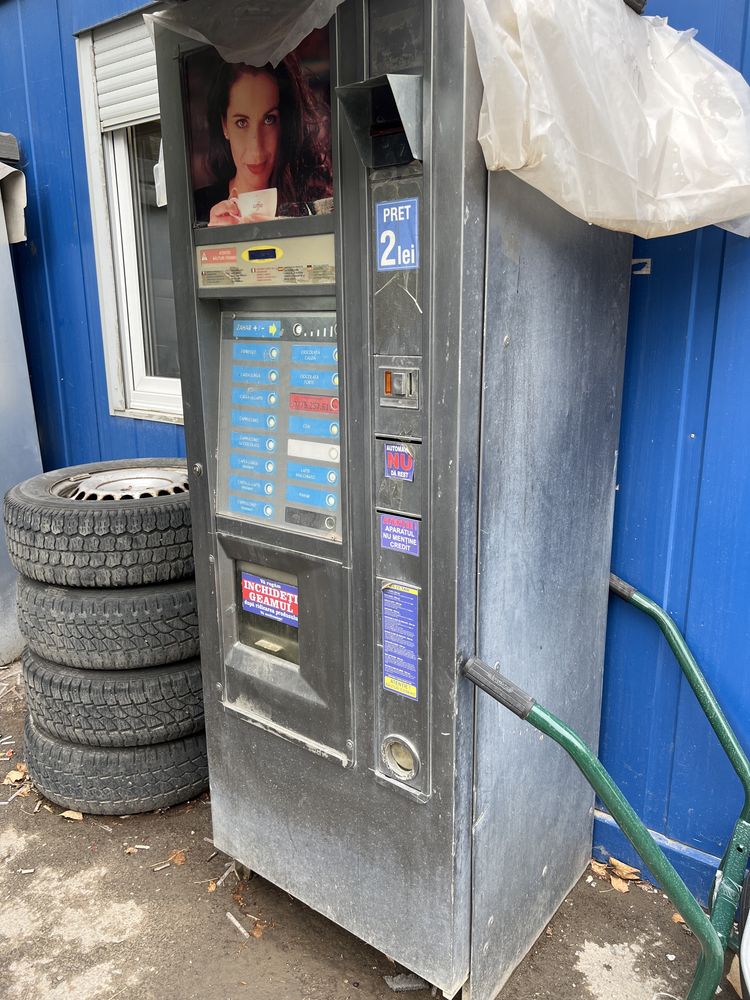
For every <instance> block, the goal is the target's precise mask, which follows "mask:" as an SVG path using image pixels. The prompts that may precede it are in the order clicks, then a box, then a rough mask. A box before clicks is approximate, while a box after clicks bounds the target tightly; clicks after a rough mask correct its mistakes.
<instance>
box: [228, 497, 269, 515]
mask: <svg viewBox="0 0 750 1000" xmlns="http://www.w3.org/2000/svg"><path fill="white" fill-rule="evenodd" d="M228 506H229V510H230V513H232V514H242V515H244V516H245V517H258V518H262V519H263V520H265V521H270V520H272V519H273V515H274V506H273V504H272V503H264V502H263V500H250V499H249V498H248V497H234V496H230V498H229V504H228Z"/></svg>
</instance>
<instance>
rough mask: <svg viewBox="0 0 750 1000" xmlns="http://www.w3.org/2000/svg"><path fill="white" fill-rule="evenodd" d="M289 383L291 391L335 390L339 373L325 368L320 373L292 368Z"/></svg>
mask: <svg viewBox="0 0 750 1000" xmlns="http://www.w3.org/2000/svg"><path fill="white" fill-rule="evenodd" d="M289 383H290V385H291V386H292V388H293V389H335V388H336V386H337V385H338V384H339V373H338V372H337V371H329V370H327V369H325V368H324V369H322V370H320V371H306V370H304V369H300V368H292V370H291V372H290V375H289Z"/></svg>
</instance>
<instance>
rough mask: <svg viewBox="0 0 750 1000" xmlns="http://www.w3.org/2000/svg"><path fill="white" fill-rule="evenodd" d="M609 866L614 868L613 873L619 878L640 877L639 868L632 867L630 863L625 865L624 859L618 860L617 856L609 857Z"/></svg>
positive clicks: (631, 878)
mask: <svg viewBox="0 0 750 1000" xmlns="http://www.w3.org/2000/svg"><path fill="white" fill-rule="evenodd" d="M609 865H610V868H614V870H615V875H617V876H619V877H620V878H624V879H628V880H634V879H639V878H640V877H641V870H640V868H633V866H632V865H626V864H625V862H624V861H618V860H617V858H610V859H609Z"/></svg>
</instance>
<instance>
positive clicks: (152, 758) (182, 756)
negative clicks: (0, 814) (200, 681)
mask: <svg viewBox="0 0 750 1000" xmlns="http://www.w3.org/2000/svg"><path fill="white" fill-rule="evenodd" d="M25 743H26V763H27V765H28V769H29V772H28V773H29V776H30V777H31V780H32V781H33V783H34V785H35V786H36V788H37V790H38V791H40V792H41V793H42V795H44V796H45V798H47V799H49V800H50V802H55V803H56V804H57V805H60V806H63V807H65V808H66V809H77V810H79V811H80V812H83V813H92V814H94V815H100V816H126V815H132V814H134V813H142V812H150V811H152V810H154V809H166V808H168V807H169V806H174V805H177V804H178V803H179V802H185V801H186V800H187V799H192V798H195V797H196V796H198V795H200V794H201V793H202V792H204V791H205V790H206V788H207V787H208V762H207V758H206V740H205V736H204V734H203V733H196V734H195V735H193V736H186V737H184V738H183V739H181V740H171V741H170V742H168V743H156V744H154V745H152V746H145V747H127V748H113V747H85V746H80V745H77V744H75V743H68V742H64V741H62V740H58V739H56V738H55V737H53V736H49V735H47V734H46V733H43V732H42V731H41V730H40V729H39V728H38V727H37V726H36V725H35V724H34V722H33V720H32V718H31V716H30V715H29V716H27V718H26V728H25Z"/></svg>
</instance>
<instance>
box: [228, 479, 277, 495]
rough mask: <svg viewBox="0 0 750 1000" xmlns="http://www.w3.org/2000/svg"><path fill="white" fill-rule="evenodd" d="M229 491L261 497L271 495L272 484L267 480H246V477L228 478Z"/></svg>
mask: <svg viewBox="0 0 750 1000" xmlns="http://www.w3.org/2000/svg"><path fill="white" fill-rule="evenodd" d="M229 489H230V490H233V491H234V492H235V493H256V494H260V495H261V496H266V497H270V496H272V495H273V489H274V487H273V483H272V482H270V481H269V480H267V479H248V478H247V477H246V476H230V477H229Z"/></svg>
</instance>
